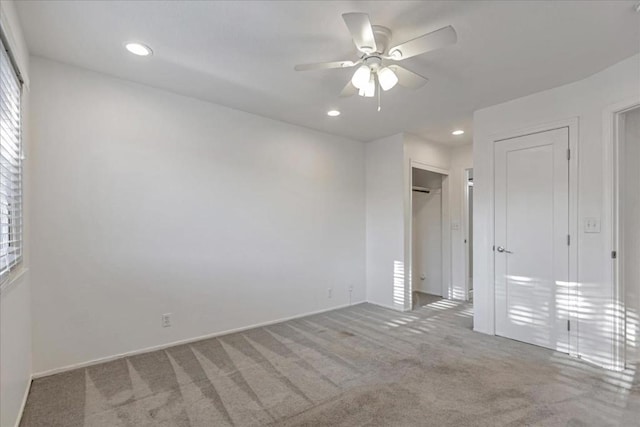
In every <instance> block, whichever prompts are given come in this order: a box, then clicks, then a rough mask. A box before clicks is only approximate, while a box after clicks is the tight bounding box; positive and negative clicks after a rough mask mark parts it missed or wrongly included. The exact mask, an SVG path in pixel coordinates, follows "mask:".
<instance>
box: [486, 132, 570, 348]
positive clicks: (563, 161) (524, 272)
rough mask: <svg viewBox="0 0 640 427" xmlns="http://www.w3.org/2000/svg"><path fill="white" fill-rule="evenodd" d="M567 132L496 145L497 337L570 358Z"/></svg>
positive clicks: (508, 141) (512, 140)
mask: <svg viewBox="0 0 640 427" xmlns="http://www.w3.org/2000/svg"><path fill="white" fill-rule="evenodd" d="M568 148H569V130H568V128H561V129H556V130H551V131H546V132H540V133H536V134H532V135H526V136H521V137H517V138H511V139H508V140H503V141H499V142H496V144H495V240H494V243H495V282H496V283H495V303H496V315H495V320H496V334H497V335H501V336H504V337H508V338H512V339H516V340H519V341H524V342H528V343H531V344H536V345H540V346H543V347H547V348H552V349H554V350H558V351H562V352H568V342H569V332H568V323H567V322H568V318H569V317H568V308H569V307H568V295H569V289H568V282H569V246H568V245H569V241H568V235H569V161H568V157H567V150H568Z"/></svg>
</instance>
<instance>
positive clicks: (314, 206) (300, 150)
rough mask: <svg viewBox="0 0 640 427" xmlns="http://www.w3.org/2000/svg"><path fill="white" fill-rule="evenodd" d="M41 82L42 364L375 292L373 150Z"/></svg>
mask: <svg viewBox="0 0 640 427" xmlns="http://www.w3.org/2000/svg"><path fill="white" fill-rule="evenodd" d="M31 84H32V102H31V114H32V118H33V119H32V123H33V127H32V131H33V145H34V146H33V151H34V153H33V154H34V155H33V159H32V160H33V191H34V193H33V211H32V218H31V227H32V234H33V236H34V247H33V251H32V269H31V272H32V285H33V315H34V356H35V357H34V370H35V372H37V373H42V372H46V371H51V370H55V369H58V368H63V367H67V366H70V365H74V364H79V363H84V362H88V361H92V360H96V359H101V358H105V357H109V356H113V355H117V354H121V353H126V352H131V351H134V350H139V349H144V348H149V347H153V346H160V345H165V344H167V343H172V342H176V341H179V340H185V339H192V338H195V337H198V336H202V335H207V334H212V333H218V332H222V331H228V330H232V329H235V328H241V327H247V326H249V325H253V324H259V323H262V322H267V321H274V320H276V319H282V318H287V317H290V316H295V315H300V314H304V313H310V312H314V311H318V310H323V309H329V308H332V307H338V306H341V305H346V304H348V303H349V301H350V299H349V298H350V292H349V288H350V287H351V286H353V292H352V294H351V302H352V303H356V302H360V301H363V300H364V299H365V180H364V179H365V168H364V144H363V143H360V142H355V141H352V140H348V139H345V138H339V137H335V136H331V135H327V134H323V133H319V132H315V131H311V130H307V129H304V128H300V127H296V126H292V125H288V124H285V123H281V122H277V121H273V120H269V119H265V118H262V117H258V116H255V115H251V114H246V113H243V112H240V111H235V110H231V109H228V108H225V107H221V106H218V105H214V104H209V103H206V102H202V101H198V100H195V99H190V98H187V97H183V96H178V95H175V94H172V93H168V92H164V91H160V90H156V89H152V88H149V87H146V86H142V85H137V84H133V83H128V82H125V81H122V80H118V79H115V78H111V77H108V76H105V75H101V74H98V73H94V72H89V71H85V70H82V69H80V68H76V67H72V66H67V65H63V64H60V63H56V62H52V61H49V60H45V59H41V58H33V57H32V61H31ZM329 288H332V290H333V292H332V298H328V289H329ZM163 313H172V323H173V325H172V327H170V328H162V327H161V322H160V319H161V315H162V314H163Z"/></svg>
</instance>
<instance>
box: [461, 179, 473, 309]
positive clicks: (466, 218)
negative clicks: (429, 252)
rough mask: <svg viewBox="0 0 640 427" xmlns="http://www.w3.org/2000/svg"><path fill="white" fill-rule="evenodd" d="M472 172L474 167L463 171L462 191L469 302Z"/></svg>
mask: <svg viewBox="0 0 640 427" xmlns="http://www.w3.org/2000/svg"><path fill="white" fill-rule="evenodd" d="M472 170H473V167H470V168H466V169H463V171H462V185H463V186H464V187H463V189H462V197H463V198H464V199H463V201H462V209H463V213H462V218H464V220H463V221H462V222H463V224H462V226H463V229H464V236H463V239H464V240H465V243H464V299H465V301H469V291H470V287H469V279H470V276H469V274H471V273H472V269H470V268H469V260H471V259H472V257H473V247H472V246H471V243H470V242H469V240H471V239H470V238H469V236H470V235H469V228H470V227H469V224H470V223H472V221H473V218H470V217H469V171H472Z"/></svg>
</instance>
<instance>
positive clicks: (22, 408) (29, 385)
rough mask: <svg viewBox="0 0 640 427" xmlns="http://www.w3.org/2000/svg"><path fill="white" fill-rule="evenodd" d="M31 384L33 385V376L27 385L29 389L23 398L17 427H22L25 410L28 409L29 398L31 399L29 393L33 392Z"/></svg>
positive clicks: (25, 391)
mask: <svg viewBox="0 0 640 427" xmlns="http://www.w3.org/2000/svg"><path fill="white" fill-rule="evenodd" d="M31 384H33V375H31V376H30V377H29V383H28V384H27V388H25V390H24V396H22V403H21V404H20V411H18V417H17V418H16V424H15V427H20V423H21V422H22V416H23V415H24V409H25V408H26V407H27V398H28V397H29V392H30V391H31Z"/></svg>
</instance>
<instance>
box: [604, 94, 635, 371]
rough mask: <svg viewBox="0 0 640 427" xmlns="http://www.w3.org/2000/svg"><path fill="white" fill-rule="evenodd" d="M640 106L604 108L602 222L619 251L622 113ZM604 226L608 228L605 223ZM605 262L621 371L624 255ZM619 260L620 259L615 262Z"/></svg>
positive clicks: (615, 366) (631, 102)
mask: <svg viewBox="0 0 640 427" xmlns="http://www.w3.org/2000/svg"><path fill="white" fill-rule="evenodd" d="M637 107H640V96H634V97H630V98H627V99H625V100H623V101H621V102H617V103H615V104H613V105H609V106H608V107H606V108H605V109H604V111H603V119H602V131H603V135H602V140H603V156H602V158H603V181H604V182H603V189H604V190H605V191H603V205H604V209H603V213H604V215H603V223H604V224H610V226H609V227H608V229H607V233H606V234H607V235H606V236H604V240H605V242H606V245H607V248H608V249H609V250H610V251H616V252H620V248H619V247H618V246H619V242H620V232H621V230H620V215H621V212H620V176H619V174H620V157H619V154H620V141H619V125H620V120H619V119H620V114H622V113H625V112H626V111H629V110H632V109H635V108H637ZM603 230H605V228H604V227H603ZM609 259H610V262H609V263H607V266H606V277H608V278H609V280H610V281H611V287H612V290H613V301H612V303H613V304H612V305H613V307H617V310H618V314H617V315H614V317H613V331H612V334H613V336H612V340H613V360H612V361H611V369H614V370H617V371H622V370H624V368H625V365H626V359H627V357H626V341H627V336H626V323H627V322H626V302H625V297H624V294H625V288H624V283H622V281H621V280H620V271H621V268H622V263H623V262H624V261H623V259H620V258H618V259H613V258H612V257H611V256H610V258H609ZM616 261H618V262H616Z"/></svg>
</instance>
